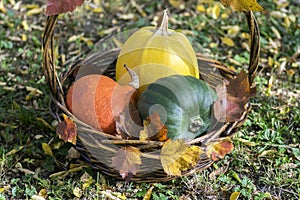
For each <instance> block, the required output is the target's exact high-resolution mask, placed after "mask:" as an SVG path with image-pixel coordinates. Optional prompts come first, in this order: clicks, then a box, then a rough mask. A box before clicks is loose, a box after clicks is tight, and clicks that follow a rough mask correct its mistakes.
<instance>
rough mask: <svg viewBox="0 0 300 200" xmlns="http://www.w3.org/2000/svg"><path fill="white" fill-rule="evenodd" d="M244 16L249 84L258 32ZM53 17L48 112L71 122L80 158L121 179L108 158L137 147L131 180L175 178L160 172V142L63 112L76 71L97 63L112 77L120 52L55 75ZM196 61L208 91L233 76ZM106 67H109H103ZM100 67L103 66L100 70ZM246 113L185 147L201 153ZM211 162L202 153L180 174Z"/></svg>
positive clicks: (46, 40)
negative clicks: (118, 133) (124, 135)
mask: <svg viewBox="0 0 300 200" xmlns="http://www.w3.org/2000/svg"><path fill="white" fill-rule="evenodd" d="M244 15H245V17H246V19H247V23H248V27H249V31H250V36H251V40H250V61H249V67H248V78H249V82H250V85H251V84H252V83H253V79H254V77H255V75H256V71H257V66H258V60H259V49H260V46H259V29H258V24H257V22H256V20H255V17H254V15H253V13H252V12H251V11H250V12H244ZM57 17H58V16H57V15H55V16H50V17H48V18H47V21H46V26H45V31H44V35H43V48H44V52H43V73H44V75H45V77H46V81H47V83H48V84H49V87H50V89H51V106H50V110H51V112H52V114H53V115H54V117H55V118H56V119H57V120H59V121H61V114H62V113H65V114H66V115H68V116H69V117H71V118H73V119H74V122H75V124H76V126H77V133H78V136H77V143H76V148H77V150H78V151H79V152H80V153H81V155H82V157H83V158H84V159H85V161H86V162H87V163H88V164H90V166H91V167H93V168H95V169H97V170H99V171H101V172H102V173H103V174H106V175H108V176H111V177H115V178H117V179H121V176H120V174H119V172H118V171H117V170H115V169H114V168H112V167H111V158H112V157H113V156H114V155H115V153H116V151H117V150H118V149H119V148H121V147H124V146H127V145H130V146H134V147H137V148H139V149H140V151H141V152H143V154H142V165H141V166H140V169H139V171H138V172H137V174H136V175H135V176H133V177H132V179H131V180H132V181H143V182H147V181H148V182H149V181H167V180H171V179H174V178H176V177H174V176H169V175H167V174H166V173H165V172H164V170H163V169H162V166H161V161H160V160H159V156H157V155H159V151H160V150H161V148H162V146H163V144H164V142H159V141H140V140H124V139H120V138H118V137H115V136H112V135H109V134H106V133H103V132H100V131H97V130H95V129H93V128H91V127H89V126H88V125H86V124H85V123H83V122H81V121H80V120H78V119H76V118H75V117H74V116H73V115H72V113H71V112H70V111H69V110H68V109H67V107H66V103H65V94H66V91H67V89H68V87H69V86H70V84H71V83H72V81H74V75H75V74H76V72H77V71H78V69H79V68H80V67H81V66H82V65H83V64H87V63H93V62H96V61H97V62H98V63H102V66H98V67H99V72H101V74H105V75H108V76H110V77H114V76H115V64H114V61H115V59H116V58H117V56H118V53H119V51H120V49H119V48H112V49H109V50H106V51H103V52H97V54H95V55H93V56H92V57H90V58H88V59H85V60H83V59H80V60H78V61H77V62H76V63H75V64H73V65H72V66H70V67H69V69H68V71H67V72H66V73H64V74H60V75H58V74H57V72H56V66H55V55H54V28H55V25H56V24H57ZM197 58H198V64H199V70H200V75H201V78H202V79H203V80H205V81H206V82H208V84H209V85H210V86H211V87H212V88H215V87H216V86H217V85H218V84H219V83H221V82H222V81H223V79H231V78H233V77H235V75H236V73H235V72H233V71H231V70H229V69H228V68H226V66H224V65H223V64H222V63H220V62H218V61H214V60H211V59H208V58H206V57H204V56H202V55H200V54H197ZM107 66H109V67H108V68H107ZM101 67H103V69H102V68H101ZM247 106H248V108H249V109H250V107H251V106H250V103H248V105H247ZM249 109H248V111H249ZM248 111H247V112H248ZM247 112H245V113H244V114H243V116H242V117H241V118H240V119H239V120H238V121H236V122H230V123H229V122H228V123H224V124H222V126H220V127H219V128H218V130H214V131H211V132H209V133H207V134H206V135H204V136H201V137H198V138H195V139H194V140H192V141H189V144H193V145H198V146H200V147H201V148H202V149H203V150H204V151H205V144H207V143H208V142H211V141H218V140H223V139H224V138H230V137H232V136H233V135H234V133H235V132H236V131H237V129H238V127H239V126H240V125H241V124H242V123H243V122H244V121H245V119H246V116H247ZM155 152H158V153H155ZM212 163H213V161H212V160H211V159H210V158H208V157H207V156H206V154H205V153H204V154H203V155H200V160H199V162H198V164H197V165H196V166H195V167H192V168H191V169H188V170H186V171H184V172H183V173H182V175H191V174H193V173H195V172H197V171H200V170H203V169H205V168H207V167H209V166H210V165H211V164H212ZM149 166H151V169H149Z"/></svg>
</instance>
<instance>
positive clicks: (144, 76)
mask: <svg viewBox="0 0 300 200" xmlns="http://www.w3.org/2000/svg"><path fill="white" fill-rule="evenodd" d="M125 64H126V65H127V66H128V67H129V68H131V69H132V70H133V71H135V72H136V73H137V75H138V77H139V80H140V85H141V86H143V85H147V84H149V83H152V82H154V81H156V80H157V79H159V78H162V77H166V76H170V75H174V74H181V75H191V76H194V77H196V78H199V70H198V64H197V58H196V55H195V52H194V50H193V47H192V45H191V44H190V42H189V41H188V39H187V38H186V37H185V35H183V34H182V33H179V32H175V31H173V30H170V29H169V30H168V31H167V32H158V31H157V30H156V28H155V27H144V28H141V29H139V30H138V31H137V32H135V33H134V34H133V35H132V36H130V37H129V39H128V40H127V41H126V42H125V44H124V45H123V47H122V49H121V52H120V54H119V57H118V60H117V65H116V80H117V82H118V83H119V84H121V85H127V84H129V83H130V81H131V78H130V76H129V74H128V72H127V71H126V69H125V68H124V65H125Z"/></svg>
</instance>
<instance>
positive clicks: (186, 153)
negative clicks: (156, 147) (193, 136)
mask: <svg viewBox="0 0 300 200" xmlns="http://www.w3.org/2000/svg"><path fill="white" fill-rule="evenodd" d="M201 153H202V150H201V149H200V147H198V146H188V145H187V144H185V143H184V141H183V140H168V141H167V142H165V144H164V145H163V147H162V150H161V153H160V159H161V163H162V166H163V169H164V171H165V172H166V173H167V174H168V175H172V176H180V175H181V172H182V171H185V170H187V169H189V168H191V167H193V166H195V165H196V164H197V162H198V160H199V159H200V154H201Z"/></svg>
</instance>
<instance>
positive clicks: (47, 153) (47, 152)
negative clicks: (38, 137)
mask: <svg viewBox="0 0 300 200" xmlns="http://www.w3.org/2000/svg"><path fill="white" fill-rule="evenodd" d="M42 148H43V150H44V152H45V154H46V155H49V156H51V157H53V152H52V150H51V147H50V146H49V145H48V144H47V143H43V144H42Z"/></svg>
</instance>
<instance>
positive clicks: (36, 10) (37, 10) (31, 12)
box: [27, 7, 44, 16]
mask: <svg viewBox="0 0 300 200" xmlns="http://www.w3.org/2000/svg"><path fill="white" fill-rule="evenodd" d="M43 10H44V9H43V8H42V7H41V8H32V9H30V10H28V11H27V16H32V15H37V14H40V13H41V12H43Z"/></svg>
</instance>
